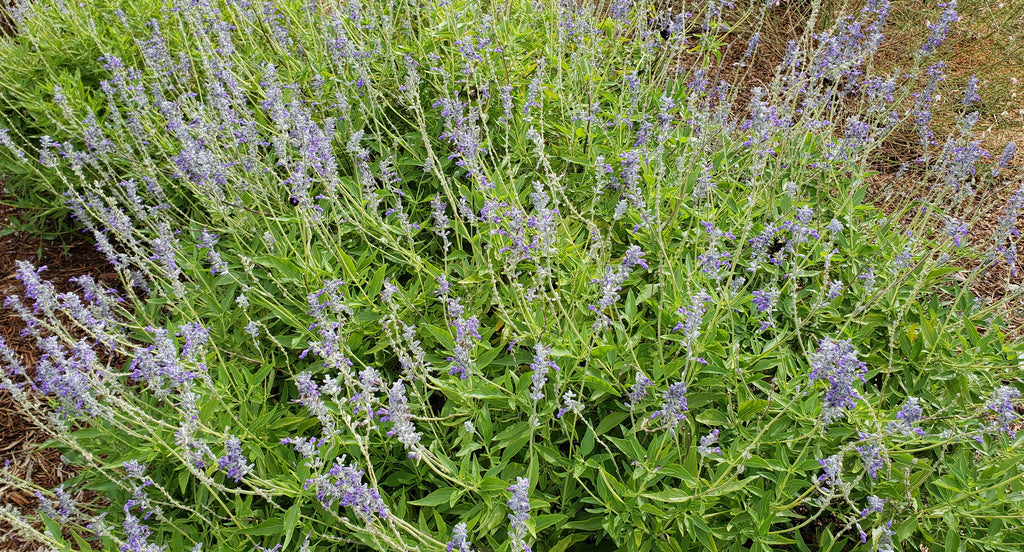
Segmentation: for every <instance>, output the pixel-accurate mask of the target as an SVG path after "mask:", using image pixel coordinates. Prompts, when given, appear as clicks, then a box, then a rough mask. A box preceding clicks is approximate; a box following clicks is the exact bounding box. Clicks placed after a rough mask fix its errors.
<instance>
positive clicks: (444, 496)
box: [409, 487, 458, 506]
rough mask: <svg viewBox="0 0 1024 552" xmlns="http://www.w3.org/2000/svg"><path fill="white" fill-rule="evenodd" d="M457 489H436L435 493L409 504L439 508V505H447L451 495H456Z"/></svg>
mask: <svg viewBox="0 0 1024 552" xmlns="http://www.w3.org/2000/svg"><path fill="white" fill-rule="evenodd" d="M457 491H458V489H456V488H454V487H446V488H444V489H437V490H436V491H434V492H432V493H430V494H428V495H427V496H425V497H423V498H421V499H419V500H411V501H409V504H411V505H413V506H440V505H441V504H448V502H449V500H450V499H451V497H452V494H454V493H456V492H457Z"/></svg>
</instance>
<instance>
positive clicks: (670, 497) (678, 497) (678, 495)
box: [640, 488, 693, 504]
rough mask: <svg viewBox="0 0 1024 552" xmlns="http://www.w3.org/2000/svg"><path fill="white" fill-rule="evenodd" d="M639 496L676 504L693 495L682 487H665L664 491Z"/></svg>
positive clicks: (687, 499)
mask: <svg viewBox="0 0 1024 552" xmlns="http://www.w3.org/2000/svg"><path fill="white" fill-rule="evenodd" d="M640 496H642V497H644V498H647V499H650V500H654V501H656V502H669V503H673V504H678V503H682V502H688V501H689V500H690V499H691V498H693V495H692V494H690V493H688V492H686V491H684V490H682V489H674V488H672V489H665V490H664V491H658V492H656V493H643V494H641V495H640Z"/></svg>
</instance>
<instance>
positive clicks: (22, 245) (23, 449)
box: [0, 204, 117, 552]
mask: <svg viewBox="0 0 1024 552" xmlns="http://www.w3.org/2000/svg"><path fill="white" fill-rule="evenodd" d="M23 215H24V213H23V212H22V211H19V210H18V209H15V208H12V207H9V206H6V205H3V204H0V232H3V231H5V230H6V229H9V228H10V227H11V218H12V217H13V218H20V217H22V216H23ZM17 261H29V262H31V263H33V264H34V265H36V266H43V265H46V266H47V267H48V268H47V269H46V271H45V272H43V276H44V277H45V278H46V279H48V280H50V281H52V282H53V285H54V287H56V289H57V291H59V292H65V291H71V290H73V289H74V287H75V286H74V285H73V284H69V283H68V279H69V278H72V277H75V276H80V275H83V274H89V275H91V276H92V277H93V278H96V279H98V280H102V281H105V282H107V283H108V284H111V283H113V282H116V281H117V274H116V273H115V272H114V271H113V270H112V268H111V267H110V264H109V263H108V262H107V260H106V259H105V258H104V257H103V255H102V254H100V253H99V252H98V251H96V249H95V248H94V247H93V246H92V244H91V243H90V242H88V241H87V240H86V239H85V238H84V237H77V236H70V237H63V238H62V239H60V240H53V241H45V240H40V239H39V238H38V237H35V236H32V235H29V234H27V233H24V232H11V233H7V234H6V235H3V236H0V297H6V296H7V295H11V294H20V293H21V285H20V282H18V281H17V280H16V279H15V267H16V264H15V263H16V262H17ZM22 328H24V324H23V323H22V322H21V320H20V319H19V318H18V317H17V315H15V314H13V313H12V312H10V311H8V310H4V309H0V337H2V338H3V339H4V341H5V342H6V343H7V345H8V346H9V347H10V348H11V349H13V350H14V351H15V352H16V353H17V354H18V355H19V356H20V357H21V359H22V363H23V365H24V366H26V367H31V366H34V365H35V362H36V361H37V360H38V356H39V351H38V348H37V347H36V344H35V342H34V339H33V338H32V337H22V335H21V330H22ZM29 369H30V370H31V368H29ZM48 438H49V436H48V435H47V434H46V432H45V431H44V430H43V429H41V428H39V427H36V426H35V425H34V424H33V423H32V422H31V421H30V420H29V418H28V417H27V416H26V415H25V414H24V411H23V410H22V408H21V406H20V405H19V404H18V403H17V401H15V400H14V398H13V397H11V395H10V393H8V392H7V391H3V390H0V464H3V465H6V466H7V469H8V471H9V472H10V474H11V475H12V476H14V477H17V478H20V479H22V480H26V481H31V482H33V483H34V484H35V485H38V486H39V487H41V488H43V489H53V488H55V487H57V486H59V485H60V484H62V483H63V482H65V481H67V480H68V479H69V478H71V477H73V476H74V475H75V470H74V468H72V467H71V466H68V465H67V464H65V463H64V462H63V461H62V460H61V455H60V453H59V452H58V451H57V450H55V449H44V448H41V445H42V444H43V443H44V442H45V441H46V440H47V439H48ZM0 504H11V505H14V506H17V507H18V508H19V509H20V510H21V511H22V512H23V513H30V512H31V511H32V510H34V509H35V507H36V498H35V497H34V496H32V493H31V492H28V491H25V490H19V489H15V488H13V487H11V486H10V485H9V484H7V483H4V482H3V481H0ZM8 531H10V528H9V527H5V526H4V525H3V524H2V523H0V549H3V550H9V551H11V552H21V551H30V550H36V546H37V545H35V544H32V543H27V542H25V541H24V540H22V539H20V538H18V537H17V535H10V536H9V537H8V539H7V540H6V541H5V540H4V537H3V535H5V534H6V533H7V532H8Z"/></svg>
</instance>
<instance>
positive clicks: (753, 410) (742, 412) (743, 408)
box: [736, 399, 768, 422]
mask: <svg viewBox="0 0 1024 552" xmlns="http://www.w3.org/2000/svg"><path fill="white" fill-rule="evenodd" d="M766 408H768V401H766V400H764V399H750V400H749V401H744V402H743V403H741V404H740V406H739V407H738V408H737V409H736V415H737V416H738V417H739V419H740V420H741V421H744V422H745V421H747V420H749V419H751V418H753V417H754V416H760V415H761V414H763V413H764V411H765V409H766Z"/></svg>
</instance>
